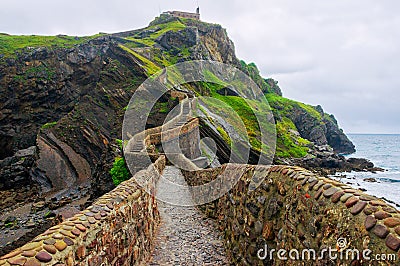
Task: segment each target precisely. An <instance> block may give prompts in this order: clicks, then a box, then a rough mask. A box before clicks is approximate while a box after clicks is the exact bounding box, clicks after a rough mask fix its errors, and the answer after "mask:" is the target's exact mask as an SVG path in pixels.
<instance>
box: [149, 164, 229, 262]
mask: <svg viewBox="0 0 400 266" xmlns="http://www.w3.org/2000/svg"><path fill="white" fill-rule="evenodd" d="M163 177H164V178H165V179H168V180H170V181H173V182H174V183H175V184H180V185H187V184H186V181H185V180H184V178H183V176H182V174H181V172H180V170H179V169H177V168H175V167H167V168H166V169H165V171H164V175H163ZM157 193H158V195H160V194H163V195H162V196H163V198H164V199H165V198H168V197H169V198H170V199H171V200H172V201H175V202H176V199H177V198H179V200H180V202H182V205H190V204H192V197H191V194H190V191H189V190H188V189H180V190H176V189H174V188H171V187H170V186H168V185H167V182H165V181H163V180H161V181H160V182H159V184H158V185H157ZM173 199H174V200H173ZM158 208H159V211H160V216H161V225H160V227H159V229H158V233H157V237H156V241H155V249H154V252H153V259H152V261H151V262H150V265H229V263H228V261H227V259H226V255H225V249H224V244H223V236H222V235H221V233H220V231H218V229H217V228H216V225H215V222H214V221H213V220H211V219H209V218H207V217H206V216H205V215H204V214H203V213H201V212H200V211H199V210H198V209H197V208H196V207H182V206H174V205H171V204H168V203H164V202H158Z"/></svg>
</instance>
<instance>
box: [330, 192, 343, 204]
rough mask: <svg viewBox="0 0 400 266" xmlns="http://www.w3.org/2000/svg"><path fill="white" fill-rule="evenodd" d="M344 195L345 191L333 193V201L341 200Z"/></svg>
mask: <svg viewBox="0 0 400 266" xmlns="http://www.w3.org/2000/svg"><path fill="white" fill-rule="evenodd" d="M343 195H344V191H337V192H336V193H335V194H333V195H332V197H331V201H332V202H333V203H337V202H339V200H340V198H341V197H342V196H343Z"/></svg>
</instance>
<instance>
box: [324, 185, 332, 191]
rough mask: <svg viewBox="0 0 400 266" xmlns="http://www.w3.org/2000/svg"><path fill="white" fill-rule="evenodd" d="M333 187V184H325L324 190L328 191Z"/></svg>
mask: <svg viewBox="0 0 400 266" xmlns="http://www.w3.org/2000/svg"><path fill="white" fill-rule="evenodd" d="M331 187H332V185H331V184H325V185H324V189H325V190H326V189H329V188H331Z"/></svg>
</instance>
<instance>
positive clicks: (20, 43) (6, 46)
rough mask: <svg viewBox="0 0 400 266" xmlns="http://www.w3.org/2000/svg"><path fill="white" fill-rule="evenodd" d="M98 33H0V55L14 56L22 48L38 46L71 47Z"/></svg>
mask: <svg viewBox="0 0 400 266" xmlns="http://www.w3.org/2000/svg"><path fill="white" fill-rule="evenodd" d="M99 36H100V34H99V35H94V36H87V37H73V36H66V35H57V36H40V35H30V36H28V35H23V36H15V35H8V34H4V33H0V55H3V56H5V57H15V53H16V52H18V51H20V50H23V49H27V48H28V49H32V48H38V47H49V48H72V47H73V46H75V45H77V44H81V43H83V42H86V41H89V40H91V39H94V38H96V37H99Z"/></svg>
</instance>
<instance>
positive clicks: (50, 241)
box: [43, 238, 56, 245]
mask: <svg viewBox="0 0 400 266" xmlns="http://www.w3.org/2000/svg"><path fill="white" fill-rule="evenodd" d="M54 243H56V240H55V239H54V238H49V239H46V240H45V241H43V244H46V245H54Z"/></svg>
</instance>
